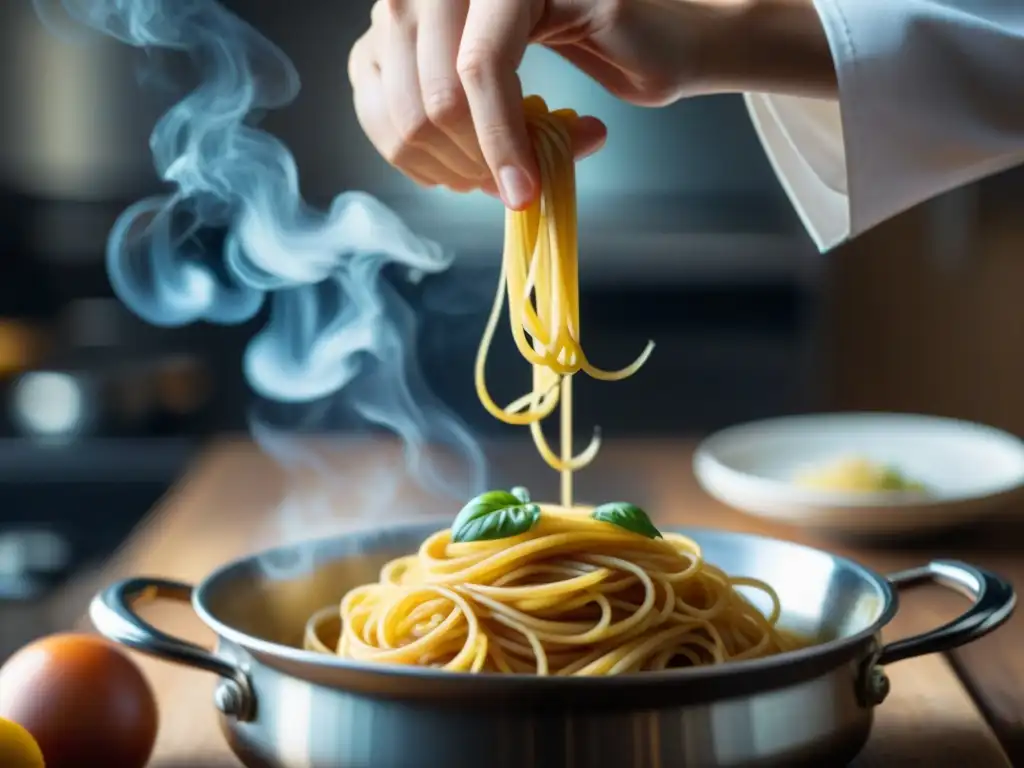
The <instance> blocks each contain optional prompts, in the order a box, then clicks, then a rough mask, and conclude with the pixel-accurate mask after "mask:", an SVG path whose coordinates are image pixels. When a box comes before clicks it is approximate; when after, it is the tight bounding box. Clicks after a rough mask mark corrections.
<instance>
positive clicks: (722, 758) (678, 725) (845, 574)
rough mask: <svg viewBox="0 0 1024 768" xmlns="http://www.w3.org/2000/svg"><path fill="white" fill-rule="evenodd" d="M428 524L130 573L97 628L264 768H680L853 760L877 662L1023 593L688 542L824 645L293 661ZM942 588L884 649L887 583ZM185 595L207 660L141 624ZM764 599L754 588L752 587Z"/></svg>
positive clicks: (943, 645)
mask: <svg viewBox="0 0 1024 768" xmlns="http://www.w3.org/2000/svg"><path fill="white" fill-rule="evenodd" d="M436 528H437V524H426V525H417V526H406V527H402V528H396V529H392V530H384V531H373V532H365V533H356V534H349V535H346V536H341V537H337V538H333V539H326V540H321V541H313V542H309V543H306V544H302V545H299V546H291V547H286V548H281V549H277V550H272V551H270V552H266V553H263V554H260V555H256V556H253V557H249V558H246V559H243V560H240V561H238V562H235V563H232V564H229V565H227V566H225V567H223V568H221V569H220V570H218V571H217V572H215V573H214V574H213V575H211V576H210V577H209V578H208V579H206V580H205V581H204V582H203V583H202V584H201V585H200V586H199V587H197V588H195V590H193V589H192V588H191V587H190V586H189V585H186V584H179V583H175V582H168V581H164V580H156V579H144V578H138V579H129V580H126V581H123V582H119V583H118V584H114V585H112V586H111V587H109V588H108V589H107V590H105V591H104V592H103V593H101V594H100V595H98V596H97V598H96V600H95V601H94V602H93V606H92V610H91V615H92V618H93V621H94V623H95V624H96V626H97V628H98V629H99V630H100V631H101V632H102V633H103V634H105V635H106V636H107V637H110V638H111V639H113V640H116V641H117V642H121V643H123V644H125V645H128V646H130V647H133V648H136V649H138V650H141V651H144V652H147V653H150V654H152V655H154V656H158V657H160V658H164V659H167V660H168V661H172V662H175V663H181V664H186V665H189V666H194V667H198V668H201V669H205V670H208V671H211V672H214V673H215V674H218V675H220V676H221V678H222V682H221V685H220V686H219V687H218V689H217V694H216V705H217V707H218V708H219V709H220V710H221V711H222V713H224V714H222V715H221V725H222V729H223V731H224V733H225V737H226V738H227V739H228V741H229V742H230V744H231V746H232V748H233V749H234V751H235V752H236V753H237V754H238V755H239V757H240V758H241V759H242V760H243V761H244V762H245V764H246V765H248V766H252V767H254V768H255V767H257V766H258V767H261V768H300V767H301V768H327V767H328V766H345V767H346V768H349V767H360V768H361V767H364V766H365V767H366V768H433V766H440V765H443V766H446V768H460V767H461V766H466V767H467V768H469V767H470V766H472V767H473V768H478V767H479V766H482V765H486V766H495V768H547V767H549V766H550V768H574V767H575V768H613V767H614V768H624V767H625V766H629V767H631V768H655V767H658V768H667V767H668V766H672V767H673V768H681V767H683V766H700V768H714V767H716V766H751V767H755V766H799V765H821V764H823V761H824V764H828V765H842V764H845V763H846V762H848V761H849V760H851V759H852V758H853V757H854V756H855V755H856V753H857V752H858V751H859V750H860V749H861V747H862V746H863V744H864V742H865V740H866V739H867V735H868V732H869V730H870V726H871V718H872V707H873V705H875V704H877V703H878V702H880V701H881V700H882V699H883V698H884V697H885V694H886V693H887V691H888V680H887V679H886V677H885V675H884V671H883V670H882V669H881V667H880V666H879V661H880V660H888V661H896V660H899V659H902V658H908V657H911V656H916V655H921V654H923V653H932V652H937V651H941V650H945V649H948V648H951V647H955V646H957V645H962V644H963V643H965V642H970V641H971V640H973V639H976V638H977V637H980V636H981V635H982V634H985V633H987V632H988V631H990V630H991V629H993V628H994V627H996V626H998V625H999V624H1001V623H1002V622H1004V621H1005V620H1006V618H1008V616H1009V614H1010V612H1011V611H1012V609H1013V604H1014V595H1013V590H1012V589H1011V588H1010V587H1009V585H1007V584H1006V582H1004V581H1002V580H1001V579H999V578H998V577H997V576H995V575H993V574H989V573H987V572H984V571H982V570H980V569H976V568H974V567H973V566H969V565H965V564H962V563H955V562H950V561H941V562H935V563H931V564H929V565H927V566H925V567H924V568H921V569H915V570H913V571H908V572H904V573H901V574H896V575H895V576H894V577H893V583H890V581H889V580H887V579H886V578H884V577H882V576H880V575H878V574H875V573H873V572H871V571H869V570H867V569H865V568H863V567H861V566H859V565H857V564H856V563H853V562H851V561H849V560H845V559H843V558H839V557H835V556H832V555H829V554H827V553H825V552H821V551H819V550H814V549H810V548H807V547H802V546H798V545H795V544H789V543H786V542H782V541H776V540H772V539H765V538H761V537H757V536H749V535H744V534H734V533H722V532H715V531H708V530H700V529H682V531H681V532H683V533H685V534H687V535H689V536H691V537H693V538H694V539H695V540H696V541H697V542H698V543H699V544H700V545H701V546H702V547H703V549H704V555H705V557H707V558H708V559H709V560H710V561H712V562H715V563H716V564H718V565H720V566H721V567H723V568H725V569H726V570H727V571H730V572H734V573H743V574H745V575H749V576H754V577H757V578H761V579H765V580H767V581H769V582H770V583H771V584H772V585H773V586H774V587H775V588H776V590H777V591H778V592H779V596H780V598H781V600H782V604H783V624H784V625H785V626H786V627H787V628H789V629H792V630H794V631H797V632H800V633H803V634H805V635H807V636H809V637H813V638H816V639H817V640H818V642H817V643H816V644H814V645H812V646H810V647H808V648H806V649H803V650H800V651H796V652H793V653H787V654H782V655H779V656H775V657H772V658H768V659H761V660H756V661H750V662H737V663H731V664H725V665H720V666H709V667H704V668H700V669H694V670H678V671H672V672H665V673H647V674H638V675H626V676H620V677H614V678H578V679H577V678H569V679H565V678H540V677H532V676H525V675H516V676H509V675H504V676H503V675H463V674H452V673H445V672H440V671H438V670H432V669H421V668H408V667H389V666H383V665H367V664H360V663H355V662H348V661H345V660H342V659H337V658H335V657H332V656H328V655H321V654H315V653H309V652H306V651H303V650H301V648H300V647H299V643H300V641H301V637H302V632H303V627H304V624H305V621H306V619H307V618H308V617H309V615H310V614H312V613H313V612H315V611H316V610H318V609H321V608H323V607H324V606H328V605H332V604H334V603H336V602H337V601H338V600H340V598H341V596H342V595H343V594H344V592H345V591H346V590H347V589H349V588H350V587H352V586H355V585H356V584H359V583H365V582H366V581H368V580H373V579H376V577H377V572H378V570H379V568H380V566H381V565H382V564H383V563H384V562H385V561H386V560H388V559H390V558H391V557H394V556H395V555H398V554H404V553H407V552H410V551H413V550H414V549H415V547H416V546H417V545H418V544H419V543H420V542H421V541H422V540H423V539H424V538H425V537H426V535H427V534H428V533H430V532H432V531H433V530H436ZM932 579H934V580H937V581H939V582H940V583H945V584H947V585H949V584H951V583H952V584H954V585H956V587H957V588H959V589H961V590H963V591H966V592H968V593H970V595H971V597H972V598H973V599H974V603H973V605H972V607H971V608H970V609H969V610H968V611H967V612H965V614H964V616H962V617H960V619H958V620H956V621H954V622H951V623H950V624H947V625H945V626H943V627H940V628H938V629H937V630H935V631H933V632H929V633H925V634H923V635H921V636H918V637H915V638H909V639H907V640H903V641H900V642H899V643H897V644H894V645H891V646H888V647H887V648H880V647H879V646H878V643H877V638H878V633H879V630H880V629H881V627H882V626H884V625H885V623H887V622H888V621H889V620H890V619H891V618H892V616H893V615H894V614H895V612H896V609H897V598H896V594H895V590H894V588H893V587H894V585H895V586H903V585H913V584H917V583H921V582H922V581H926V580H932ZM155 596H165V597H169V598H171V599H176V600H186V599H189V597H190V596H191V600H192V604H193V607H194V608H195V610H196V611H197V612H198V613H199V615H200V617H201V618H202V619H203V621H204V622H205V623H206V624H208V625H209V626H210V627H211V628H212V629H213V630H214V631H215V632H216V633H217V635H218V637H219V638H220V639H219V643H218V647H217V649H216V651H215V652H208V651H205V650H203V649H201V648H198V647H197V646H194V645H192V644H189V643H184V642H181V641H178V640H175V639H174V638H171V637H169V636H168V635H166V634H164V633H161V632H159V630H156V629H155V628H153V627H151V626H150V625H148V624H147V623H146V622H144V621H143V620H142V619H141V618H139V617H138V615H137V614H136V613H135V612H134V610H133V608H132V604H133V603H134V602H135V601H136V600H137V599H139V598H141V597H155ZM751 597H752V599H754V602H758V600H757V597H758V596H757V595H756V594H752V595H751Z"/></svg>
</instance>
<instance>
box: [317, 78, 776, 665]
mask: <svg viewBox="0 0 1024 768" xmlns="http://www.w3.org/2000/svg"><path fill="white" fill-rule="evenodd" d="M525 109H526V114H527V121H528V126H529V130H530V134H531V137H532V139H533V142H534V146H535V148H536V153H537V158H538V162H539V164H540V170H541V182H542V185H541V186H542V189H541V195H540V199H539V200H538V201H537V202H536V203H535V204H534V205H533V206H531V207H530V208H528V209H526V210H525V211H522V212H513V211H509V212H508V213H507V216H506V220H505V247H504V257H503V260H502V278H501V281H500V282H499V287H498V292H497V295H496V296H495V301H494V306H493V308H492V311H491V315H490V318H489V319H488V322H487V327H486V329H485V332H484V335H483V338H482V340H481V343H480V351H479V353H478V356H477V361H476V370H475V381H476V388H477V392H478V394H479V397H480V401H481V403H483V405H484V407H485V408H486V409H487V410H488V411H489V412H490V413H492V414H493V415H494V416H495V417H497V418H499V419H501V420H502V421H504V422H506V423H509V424H520V425H524V426H529V427H530V430H531V433H532V436H533V440H534V443H535V444H536V446H537V449H538V450H539V452H540V454H541V456H542V457H543V459H544V460H545V461H546V462H547V463H548V464H549V465H550V466H551V467H552V468H554V469H556V470H557V471H559V472H560V473H561V479H562V493H561V496H562V503H561V505H560V506H542V507H541V511H540V515H539V518H538V519H537V522H536V523H535V524H534V525H533V527H531V528H529V529H528V530H526V532H525V533H520V534H518V535H514V536H509V537H506V538H498V539H494V540H488V541H472V542H453V540H452V531H451V530H443V531H439V532H437V533H435V534H434V535H432V536H431V537H430V538H429V539H427V540H426V541H425V542H424V543H423V545H422V546H421V547H420V549H419V551H418V552H417V553H416V554H413V555H409V556H407V557H402V558H399V559H396V560H392V561H391V562H389V563H388V564H387V565H385V567H384V568H383V570H382V571H381V574H380V578H379V580H378V581H377V582H376V583H373V584H366V585H364V586H360V587H356V588H355V589H352V590H351V591H349V592H348V593H347V594H346V595H345V597H344V598H343V599H342V601H341V605H340V609H327V610H324V611H321V612H319V613H318V614H316V615H315V616H314V617H313V618H311V619H310V621H309V624H308V625H307V627H306V636H305V647H306V648H307V649H310V650H317V651H321V652H328V653H336V654H337V655H339V656H341V657H343V658H347V659H354V660H358V661H367V662H378V663H390V664H405V665H416V666H429V667H439V668H443V669H447V670H451V671H456V672H484V671H488V672H504V673H514V674H536V675H617V674H623V673H629V672H641V671H650V670H662V669H667V668H670V667H686V666H698V665H703V664H713V663H719V662H724V661H729V660H737V659H750V658H757V657H761V656H766V655H769V654H773V653H778V652H780V651H784V650H786V649H788V648H790V647H792V646H793V645H794V640H793V638H792V637H790V636H788V635H786V634H784V633H782V632H780V631H779V630H778V629H777V628H776V623H777V622H778V619H779V613H780V607H779V600H778V597H777V595H776V594H775V592H774V590H773V589H772V588H771V587H770V586H769V585H767V584H764V583H763V582H760V581H757V580H754V579H749V578H733V577H731V576H729V575H728V574H726V573H724V572H722V571H721V570H720V569H718V568H716V567H715V566H713V565H711V564H710V563H708V562H706V561H705V560H704V559H703V558H702V557H701V553H700V549H699V547H698V546H697V544H696V543H695V542H693V541H691V540H690V539H687V538H685V537H683V536H679V535H676V534H666V535H665V536H664V538H650V537H648V536H645V535H642V534H640V533H634V532H632V531H631V530H627V529H626V528H623V527H619V526H618V525H615V524H612V523H610V522H605V521H602V520H597V519H594V518H593V517H591V514H590V513H591V510H589V509H586V508H580V507H576V506H574V504H573V493H572V475H573V472H574V471H576V470H578V469H580V468H582V467H583V466H585V465H586V464H588V463H590V461H592V460H593V458H594V456H595V455H596V453H597V451H598V448H599V445H600V440H599V438H598V436H597V435H596V434H595V436H594V439H593V440H592V441H591V443H590V444H589V445H588V446H587V448H586V449H585V450H584V451H582V452H581V453H580V454H578V455H573V446H572V379H573V375H574V374H575V373H577V372H579V371H583V372H585V373H587V374H588V375H590V376H592V377H594V378H598V379H604V380H618V379H623V378H626V377H628V376H631V375H632V374H633V373H635V372H636V371H637V370H638V369H639V368H640V366H642V365H643V363H644V362H645V361H646V359H647V357H648V356H649V355H650V353H651V350H652V348H653V345H651V344H648V345H647V348H646V349H645V350H644V352H643V353H642V354H641V355H640V357H638V358H637V359H636V360H635V361H634V362H633V363H632V364H630V365H629V366H627V367H626V368H623V369H622V370H619V371H606V370H602V369H599V368H595V367H594V366H593V365H591V364H590V362H589V361H588V360H587V358H586V356H585V355H584V353H583V349H582V347H581V346H580V317H579V282H578V266H577V242H576V235H577V232H576V189H575V171H574V160H573V155H572V151H571V147H570V143H569V125H570V124H571V121H572V120H574V119H575V115H574V114H573V113H571V112H567V111H558V112H548V109H547V107H546V105H545V104H544V102H543V101H541V100H540V99H538V98H536V97H531V98H529V99H527V100H526V102H525ZM506 297H507V301H508V311H509V320H510V325H511V328H512V336H513V338H514V339H515V342H516V345H517V347H518V349H519V352H520V353H521V354H522V356H523V358H524V359H525V360H526V361H527V362H528V363H529V364H530V365H531V366H532V369H533V384H532V388H531V390H530V392H528V393H527V394H525V395H523V396H522V397H520V398H518V399H517V400H516V401H515V402H513V403H512V404H510V405H508V406H507V407H504V408H502V407H500V406H498V405H497V404H496V403H495V402H494V400H493V399H492V398H491V396H490V394H489V393H488V390H487V386H486V383H485V376H484V370H485V367H486V361H487V352H488V350H489V348H490V344H491V341H492V339H493V338H494V334H495V331H496V328H497V325H498V320H499V318H500V316H501V310H502V307H503V303H504V302H503V299H504V298H506ZM556 408H558V409H559V412H560V413H559V415H560V432H561V441H560V446H559V453H558V454H556V453H555V452H554V451H553V450H552V449H551V447H550V446H549V445H548V443H547V441H546V440H545V438H544V435H543V433H542V432H541V428H540V423H541V421H542V420H543V419H544V418H545V417H547V416H549V415H551V414H552V413H553V412H554V411H555V409H556ZM641 514H642V513H641ZM652 530H653V529H652ZM655 532H656V531H655ZM737 587H746V588H753V589H755V590H760V591H761V592H763V593H764V594H765V595H766V596H767V598H768V601H769V602H770V603H771V606H772V608H771V610H770V611H769V612H768V615H767V616H766V615H764V614H763V613H761V612H760V611H759V610H758V609H757V608H756V607H755V606H754V605H753V604H752V603H751V602H750V601H748V600H747V599H746V598H745V597H744V595H743V594H741V592H740V591H738V589H737ZM339 612H340V618H341V632H340V637H338V638H337V640H336V641H335V639H333V638H332V637H331V636H330V629H329V628H330V627H331V626H336V625H337V619H338V616H339Z"/></svg>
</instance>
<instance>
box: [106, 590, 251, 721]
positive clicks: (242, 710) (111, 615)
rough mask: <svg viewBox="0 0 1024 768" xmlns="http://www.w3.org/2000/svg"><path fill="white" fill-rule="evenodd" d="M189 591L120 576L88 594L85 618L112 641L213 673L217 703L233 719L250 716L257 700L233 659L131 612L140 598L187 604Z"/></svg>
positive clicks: (190, 593) (189, 599)
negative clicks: (165, 631) (112, 582)
mask: <svg viewBox="0 0 1024 768" xmlns="http://www.w3.org/2000/svg"><path fill="white" fill-rule="evenodd" d="M192 590H193V588H192V585H190V584H185V583H183V582H180V581H169V580H167V579H156V578H146V577H139V578H132V579H124V580H123V581H119V582H117V583H115V584H111V585H110V586H109V587H107V588H106V589H105V590H103V591H102V592H100V593H99V594H98V595H96V597H94V598H93V601H92V604H91V605H90V606H89V618H90V619H92V623H93V625H94V626H95V627H96V629H97V630H98V631H99V632H100V634H101V635H103V636H104V637H106V638H108V639H109V640H113V641H114V642H115V643H119V644H120V645H124V646H127V647H128V648H133V649H135V650H136V651H141V652H142V653H145V654H148V655H150V656H154V657H156V658H158V659H163V660H164V661H170V662H173V663H175V664H182V665H184V666H186V667H192V668H194V669H201V670H205V671H206V672H213V673H214V674H215V675H218V676H219V677H220V678H221V682H220V685H219V686H217V690H216V693H215V695H214V702H215V703H216V705H217V708H218V709H219V710H220V711H221V712H223V713H224V714H225V715H229V716H230V717H233V718H235V719H236V720H240V721H242V722H246V721H249V720H252V719H253V717H255V711H256V706H255V701H256V700H255V697H254V696H253V691H252V684H251V683H250V682H249V677H248V675H246V673H245V671H244V670H243V669H242V668H241V667H240V666H239V665H238V664H236V663H235V662H233V661H231V660H229V659H226V658H224V657H222V656H218V655H217V654H215V653H212V652H210V651H208V650H206V649H205V648H203V647H201V646H199V645H196V644H195V643H190V642H188V641H186V640H179V639H178V638H176V637H172V636H171V635H168V634H166V633H164V632H161V631H160V630H159V629H157V628H156V627H154V626H153V625H152V624H150V623H149V622H147V621H146V620H145V619H143V618H142V617H141V616H139V614H138V613H136V611H135V604H136V603H138V602H140V601H143V600H146V601H153V600H174V601H176V602H181V603H190V602H191V601H192Z"/></svg>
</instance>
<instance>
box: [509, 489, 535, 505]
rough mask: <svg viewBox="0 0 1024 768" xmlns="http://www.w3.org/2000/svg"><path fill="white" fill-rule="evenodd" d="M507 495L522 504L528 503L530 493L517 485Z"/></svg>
mask: <svg viewBox="0 0 1024 768" xmlns="http://www.w3.org/2000/svg"><path fill="white" fill-rule="evenodd" d="M509 493H511V494H512V495H513V496H515V497H516V498H517V499H519V500H520V501H521V502H522V503H523V504H529V503H530V492H529V491H528V490H526V489H525V488H524V487H523V486H521V485H517V486H516V487H515V488H513V489H512V490H511V491H509Z"/></svg>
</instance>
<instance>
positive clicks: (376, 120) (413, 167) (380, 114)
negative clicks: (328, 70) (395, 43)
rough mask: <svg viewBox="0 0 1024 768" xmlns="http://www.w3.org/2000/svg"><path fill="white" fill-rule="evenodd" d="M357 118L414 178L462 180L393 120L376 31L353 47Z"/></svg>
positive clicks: (351, 74) (423, 182) (423, 181)
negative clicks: (407, 140) (406, 138)
mask: <svg viewBox="0 0 1024 768" xmlns="http://www.w3.org/2000/svg"><path fill="white" fill-rule="evenodd" d="M348 73H349V80H350V81H351V82H352V93H353V99H354V103H355V111H356V118H357V119H358V120H359V125H360V127H362V129H363V132H364V133H366V135H367V137H368V138H369V139H370V142H371V143H372V144H373V146H374V148H375V149H376V150H377V151H378V152H379V153H380V154H381V155H382V156H383V157H384V159H385V160H387V161H388V162H389V163H391V165H393V166H395V167H396V168H398V169H399V170H400V171H402V172H403V173H405V174H406V175H407V176H409V177H410V178H411V179H412V180H413V181H415V182H417V183H418V184H421V185H423V186H427V187H433V186H437V185H438V184H445V185H452V184H458V183H460V180H459V179H458V177H456V176H455V175H454V174H452V172H451V171H450V170H449V169H448V168H447V167H446V166H445V165H444V164H443V163H441V162H440V161H439V160H437V159H436V158H434V157H432V156H431V155H430V154H429V153H427V152H424V151H423V150H421V149H419V148H418V147H415V146H411V145H409V144H407V143H405V142H404V141H403V140H402V137H401V135H400V133H399V131H398V129H397V128H396V127H395V125H394V123H393V122H392V121H391V114H390V112H389V110H388V105H387V102H386V100H385V98H384V87H383V83H382V81H381V70H380V67H379V65H378V64H377V60H376V54H375V50H374V44H373V31H372V30H371V32H369V33H367V34H366V35H364V36H363V37H361V38H360V39H359V40H358V41H357V42H356V44H355V45H354V46H353V48H352V53H351V54H350V56H349V65H348Z"/></svg>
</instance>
